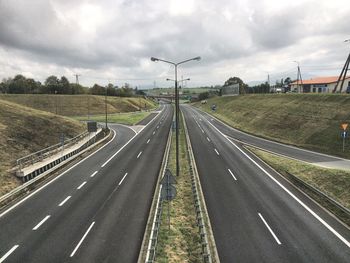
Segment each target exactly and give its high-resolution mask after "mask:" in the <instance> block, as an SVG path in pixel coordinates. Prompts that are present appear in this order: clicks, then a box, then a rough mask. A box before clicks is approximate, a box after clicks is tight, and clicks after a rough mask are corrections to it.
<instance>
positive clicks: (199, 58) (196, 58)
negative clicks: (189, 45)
mask: <svg viewBox="0 0 350 263" xmlns="http://www.w3.org/2000/svg"><path fill="white" fill-rule="evenodd" d="M193 60H198V61H199V60H201V57H195V58H194V59H193Z"/></svg>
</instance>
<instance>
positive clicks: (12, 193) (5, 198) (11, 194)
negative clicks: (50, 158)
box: [0, 133, 109, 208]
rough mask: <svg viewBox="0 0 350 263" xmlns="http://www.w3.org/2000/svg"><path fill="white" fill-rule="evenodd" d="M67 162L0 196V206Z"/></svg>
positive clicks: (104, 139) (29, 188) (96, 143)
mask: <svg viewBox="0 0 350 263" xmlns="http://www.w3.org/2000/svg"><path fill="white" fill-rule="evenodd" d="M108 134H109V133H108ZM108 134H106V136H104V137H103V138H102V139H101V140H97V141H96V142H95V143H94V144H91V145H90V146H89V147H87V148H85V149H84V150H82V151H80V152H79V153H78V154H77V155H76V156H79V155H81V154H83V153H85V152H86V151H89V150H90V149H92V148H93V147H95V146H96V145H98V144H101V143H103V142H104V141H106V140H107V139H108V138H109V136H107V135H108ZM65 163H66V162H61V163H60V164H58V165H57V166H55V167H54V168H53V169H51V170H47V171H45V172H44V173H42V174H40V175H39V176H37V177H35V178H33V179H32V180H30V181H27V182H25V183H24V184H22V185H20V186H18V187H16V188H15V189H13V190H12V191H10V192H9V193H7V194H5V195H3V196H0V208H2V207H3V206H5V205H6V204H8V203H9V202H11V201H12V200H14V199H15V198H17V197H18V196H21V195H22V194H24V193H26V192H28V191H30V190H32V189H33V186H34V185H36V184H37V183H38V182H41V181H42V180H43V179H44V178H45V177H46V176H47V175H48V174H50V173H52V172H54V171H55V170H56V169H58V168H60V167H62V166H63V165H65ZM73 167H74V166H73Z"/></svg>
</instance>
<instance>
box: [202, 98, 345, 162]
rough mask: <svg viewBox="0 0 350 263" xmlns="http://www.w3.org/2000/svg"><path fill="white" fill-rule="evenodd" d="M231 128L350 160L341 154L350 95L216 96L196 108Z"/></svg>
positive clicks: (343, 153)
mask: <svg viewBox="0 0 350 263" xmlns="http://www.w3.org/2000/svg"><path fill="white" fill-rule="evenodd" d="M212 104H216V105H217V111H216V112H215V113H214V115H215V116H216V117H218V118H219V119H221V120H223V121H224V122H226V123H227V124H229V125H231V126H232V127H235V128H238V129H240V130H243V131H245V132H248V133H251V134H255V135H258V136H261V137H265V138H268V139H272V140H276V141H280V142H283V143H286V144H292V145H296V146H299V147H303V148H306V149H310V150H315V151H319V152H323V153H328V154H332V155H338V156H342V157H346V158H350V143H348V144H347V147H346V150H345V152H342V139H341V137H340V132H341V130H340V124H341V123H343V122H346V123H350V96H348V95H343V94H260V95H257V94H256V95H244V96H233V97H216V98H212V99H209V100H208V103H207V104H204V105H202V104H201V103H196V104H195V106H197V107H199V108H201V109H203V110H205V111H207V112H211V110H210V106H211V105H212Z"/></svg>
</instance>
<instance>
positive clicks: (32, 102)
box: [0, 94, 157, 116]
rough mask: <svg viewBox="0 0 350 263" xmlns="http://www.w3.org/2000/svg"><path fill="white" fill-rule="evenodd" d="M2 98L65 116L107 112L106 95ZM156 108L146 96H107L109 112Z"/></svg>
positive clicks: (14, 96)
mask: <svg viewBox="0 0 350 263" xmlns="http://www.w3.org/2000/svg"><path fill="white" fill-rule="evenodd" d="M0 99H2V100H6V101H11V102H14V103H17V104H20V105H23V106H27V107H30V108H34V109H37V110H42V111H48V112H51V113H57V114H59V115H63V116H87V115H88V114H90V115H98V114H103V113H104V112H105V97H104V96H95V95H47V94H34V95H33V94H1V95H0ZM140 106H141V108H142V110H150V109H154V108H155V107H156V106H157V105H156V103H155V102H153V101H152V100H146V99H144V98H121V97H107V110H108V112H109V113H120V112H134V111H138V110H140Z"/></svg>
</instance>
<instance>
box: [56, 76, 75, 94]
mask: <svg viewBox="0 0 350 263" xmlns="http://www.w3.org/2000/svg"><path fill="white" fill-rule="evenodd" d="M59 86H60V91H61V92H62V94H73V92H72V87H71V85H70V83H69V80H68V79H67V78H66V77H65V76H62V77H61V79H60V81H59Z"/></svg>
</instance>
